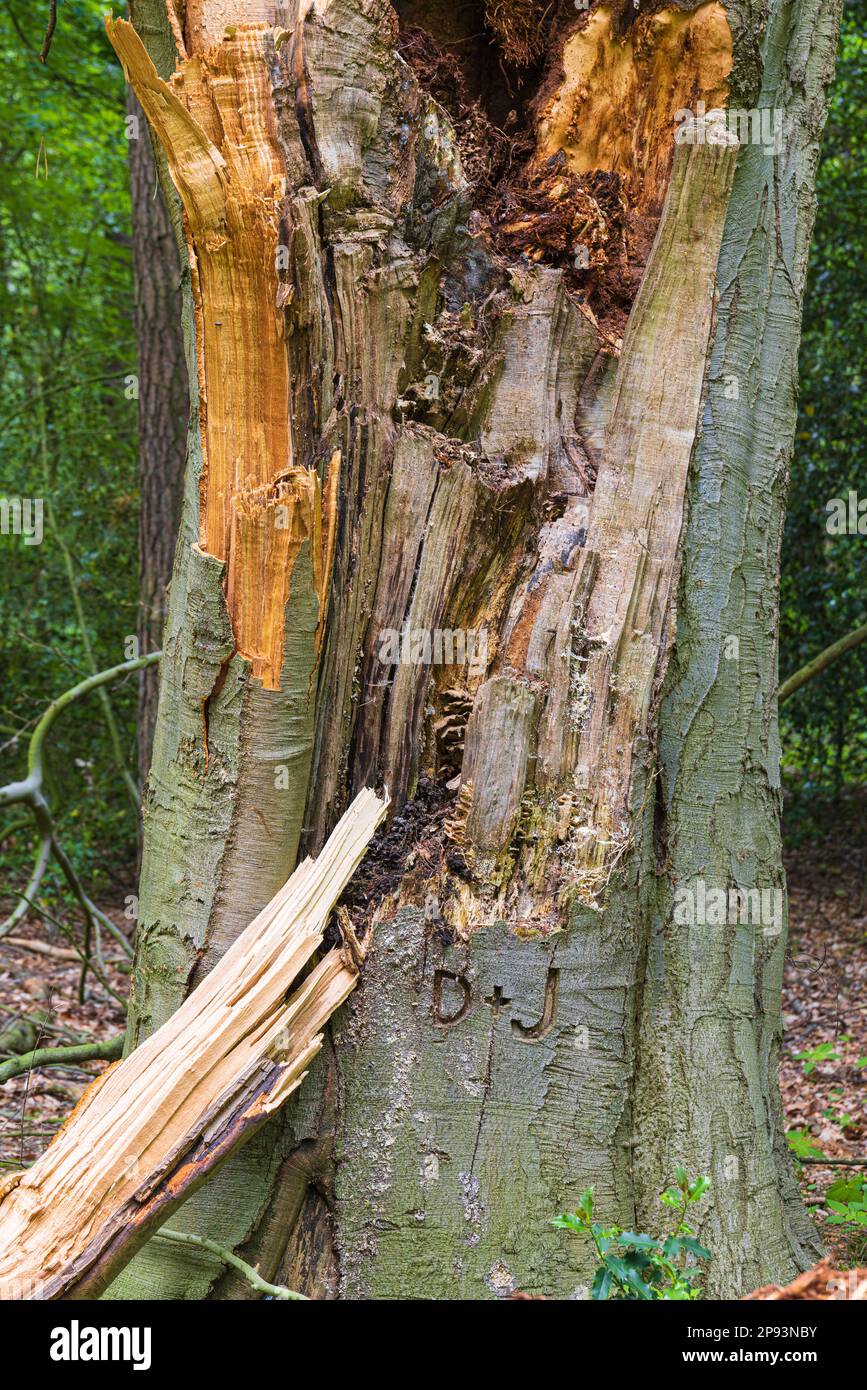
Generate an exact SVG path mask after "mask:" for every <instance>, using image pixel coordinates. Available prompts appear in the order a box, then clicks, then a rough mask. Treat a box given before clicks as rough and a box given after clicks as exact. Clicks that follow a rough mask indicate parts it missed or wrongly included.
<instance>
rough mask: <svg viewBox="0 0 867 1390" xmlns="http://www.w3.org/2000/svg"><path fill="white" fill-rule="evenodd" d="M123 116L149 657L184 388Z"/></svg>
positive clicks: (163, 216) (169, 261)
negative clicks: (127, 166) (126, 144)
mask: <svg viewBox="0 0 867 1390" xmlns="http://www.w3.org/2000/svg"><path fill="white" fill-rule="evenodd" d="M132 13H135V6H133V7H132ZM127 110H128V113H129V115H130V116H131V117H133V118H134V119H135V121H136V122H137V123H138V124H137V126H135V127H133V129H132V131H131V135H132V138H131V139H130V142H129V182H130V196H131V199H132V214H133V215H132V253H133V278H134V284H135V331H136V342H137V345H138V373H137V375H138V401H139V478H140V484H141V487H140V511H139V603H140V608H139V625H138V641H139V650H140V651H141V652H153V651H158V650H159V647H160V644H161V642H162V635H163V624H164V622H165V617H166V590H167V587H168V583H169V580H170V578H171V573H172V564H173V562H174V555H175V547H176V545H177V535H178V525H179V522H180V515H181V498H182V497H183V491H184V471H185V464H186V436H187V414H188V409H189V388H188V385H187V367H186V360H185V357H184V338H183V329H182V325H181V281H180V275H181V270H180V258H179V255H178V246H177V241H176V238H175V231H174V229H173V227H172V223H171V219H170V217H169V213H168V209H167V208H166V204H165V199H164V197H163V193H162V191H161V189H160V186H159V180H158V176H157V168H156V164H155V162H154V157H153V152H152V150H151V140H150V132H149V129H148V125H147V122H146V121H145V118H144V115H143V113H142V110H141V107H140V106H139V104H138V102H137V101H136V99H135V95H134V93H133V92H132V91H131V92H130V94H129V101H128V105H127ZM158 681H159V676H158V672H157V670H156V668H155V667H149V668H148V669H147V670H144V671H142V672H141V675H140V677H139V703H138V725H137V727H138V755H139V756H138V762H139V776H140V778H141V780H142V782H144V781H145V778H146V777H147V773H148V768H149V767H150V759H151V748H152V746H153V736H154V725H155V723H156V715H157V693H158Z"/></svg>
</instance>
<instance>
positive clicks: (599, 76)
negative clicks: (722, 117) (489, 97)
mask: <svg viewBox="0 0 867 1390" xmlns="http://www.w3.org/2000/svg"><path fill="white" fill-rule="evenodd" d="M562 61H563V73H562V75H560V74H558V81H557V84H556V87H555V89H554V90H553V92H551V93H550V95H549V94H548V93H547V92H545V93H543V95H542V97H541V98H540V102H539V124H538V148H537V157H538V159H539V160H540V161H544V160H546V159H550V158H551V157H552V156H553V155H556V154H559V153H560V152H562V153H563V154H564V155H565V157H566V164H567V166H568V168H569V169H570V170H572V172H573V173H576V174H587V173H590V172H591V171H593V170H597V169H599V170H610V171H612V172H614V173H617V174H619V175H620V176H621V179H622V182H623V188H624V190H625V192H626V193H627V195H628V197H629V199H630V202H631V203H632V205H633V206H635V207H637V208H638V209H639V210H641V211H647V210H656V211H657V212H658V211H659V209H660V208H661V206H662V201H663V198H664V197H665V189H666V184H667V181H668V175H669V170H670V168H671V153H672V143H673V142H672V135H673V131H674V128H675V124H674V118H675V115H676V113H677V112H678V111H683V110H689V111H691V112H692V113H693V114H697V113H698V111H699V109H700V108H699V105H698V103H699V102H703V103H704V109H705V110H713V109H715V108H719V107H722V106H724V105H725V101H726V98H727V96H728V78H729V74H730V73H731V68H732V36H731V31H730V29H729V25H728V20H727V18H726V12H725V8H724V6H723V5H722V4H720V2H719V0H709V3H708V4H704V5H700V6H699V7H698V9H695V10H691V11H683V10H679V9H676V8H670V9H660V10H657V11H656V12H655V13H649V14H648V13H643V12H640V13H639V14H638V15H637V16H636V18H635V20H634V22H633V23H632V24H631V25H630V27H629V28H628V30H627V31H626V34H625V35H623V36H621V34H620V29H619V22H618V11H617V9H616V8H615V7H614V6H610V5H602V6H601V7H600V8H599V9H597V10H595V11H594V12H593V13H592V14H591V16H590V18H589V20H588V21H587V24H586V26H583V27H578V28H576V30H575V32H574V33H573V34H572V35H571V36H570V37H569V38H568V39H567V40H566V43H565V45H564V48H563V60H562Z"/></svg>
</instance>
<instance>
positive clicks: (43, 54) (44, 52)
mask: <svg viewBox="0 0 867 1390" xmlns="http://www.w3.org/2000/svg"><path fill="white" fill-rule="evenodd" d="M56 28H57V0H49V7H48V27H47V28H46V30H45V38H44V39H43V40H42V47H41V48H40V50H39V61H40V63H44V62H45V60H46V58H47V57H48V50H49V49H50V48H51V40H52V39H53V38H54V30H55V29H56Z"/></svg>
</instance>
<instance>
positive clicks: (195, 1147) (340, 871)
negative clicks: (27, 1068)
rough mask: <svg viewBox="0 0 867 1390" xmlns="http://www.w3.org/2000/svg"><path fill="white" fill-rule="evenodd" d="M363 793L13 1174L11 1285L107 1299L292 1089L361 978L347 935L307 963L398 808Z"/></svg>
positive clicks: (4, 1282)
mask: <svg viewBox="0 0 867 1390" xmlns="http://www.w3.org/2000/svg"><path fill="white" fill-rule="evenodd" d="M386 806H387V802H386V801H384V800H381V799H380V798H379V797H378V796H376V795H375V793H374V792H372V791H363V792H361V793H360V794H359V796H357V797H356V799H355V801H354V802H353V803H352V805H351V806H350V808H349V810H348V811H347V812H346V814H345V815H344V816H343V817H342V818H341V820H340V821H339V822H338V824H337V826H336V827H335V829H334V831H333V833H332V834H331V836H330V837H329V839H328V841H327V843H326V844H325V846H324V848H323V850H322V852H321V854H320V855H319V857H318V858H317V859H316V860H312V859H307V860H305V861H304V862H303V863H302V864H301V865H300V866H299V867H298V868H297V869H296V870H295V872H294V873H293V875H292V877H291V878H290V879H289V880H288V882H287V883H286V884H285V885H284V887H283V888H282V889H281V890H280V891H279V893H277V894H276V896H275V897H274V898H273V899H272V901H271V902H270V903H269V904H268V906H267V907H266V908H264V909H263V911H262V912H260V913H259V915H258V917H256V919H255V920H254V921H253V922H251V924H250V925H249V927H247V929H246V931H244V932H243V933H242V934H241V936H240V937H239V938H238V940H237V941H236V942H235V943H234V945H233V946H232V947H231V948H230V949H229V950H228V951H227V952H226V954H225V955H224V957H223V959H222V960H221V961H220V963H219V964H218V965H217V966H216V967H215V968H214V970H212V971H211V973H210V974H209V975H208V976H207V978H206V979H205V980H204V981H203V982H202V984H201V985H200V986H199V988H198V989H196V990H195V991H194V992H193V993H192V994H191V995H190V997H189V998H188V999H187V1000H186V1001H185V1003H184V1004H183V1005H182V1006H181V1008H180V1009H178V1011H177V1013H175V1014H173V1015H172V1017H171V1018H170V1019H169V1020H168V1022H167V1023H165V1024H163V1026H162V1027H161V1028H159V1029H158V1030H157V1031H156V1032H155V1033H154V1034H153V1035H152V1036H151V1037H150V1038H148V1039H147V1040H146V1041H145V1042H144V1043H142V1045H141V1046H140V1047H139V1048H138V1049H137V1050H136V1051H135V1052H133V1053H131V1054H130V1056H129V1057H127V1058H126V1059H125V1060H124V1061H122V1062H118V1063H117V1064H116V1065H115V1066H114V1067H111V1068H109V1070H108V1071H107V1072H106V1073H105V1074H104V1075H103V1076H101V1077H100V1078H99V1080H98V1081H97V1082H96V1083H95V1084H94V1085H93V1086H92V1087H91V1088H90V1089H89V1090H88V1092H87V1093H86V1095H85V1096H84V1097H83V1099H82V1100H81V1102H80V1103H79V1105H78V1106H77V1107H76V1109H75V1111H74V1112H73V1114H72V1116H71V1118H70V1120H69V1121H68V1123H67V1124H66V1126H65V1127H64V1129H63V1130H62V1131H61V1133H60V1134H59V1135H58V1136H57V1138H56V1140H55V1141H54V1143H53V1144H52V1145H51V1146H50V1148H49V1149H48V1150H47V1151H46V1152H45V1153H44V1154H43V1156H42V1157H41V1158H40V1159H39V1160H38V1161H37V1162H36V1163H35V1164H34V1165H33V1167H32V1168H30V1169H28V1170H27V1171H26V1172H25V1173H23V1174H15V1175H14V1176H13V1177H12V1178H10V1179H9V1180H8V1181H7V1182H6V1184H5V1187H0V1298H16V1297H20V1296H21V1293H20V1291H21V1290H27V1294H26V1296H27V1297H30V1298H32V1297H34V1296H35V1297H38V1298H42V1299H52V1298H94V1297H97V1296H98V1295H99V1293H100V1292H101V1291H102V1290H103V1289H104V1288H105V1287H106V1285H107V1284H108V1283H109V1282H110V1280H111V1279H112V1278H114V1276H115V1275H116V1274H117V1273H118V1272H119V1270H120V1269H122V1268H123V1266H124V1265H125V1264H126V1263H127V1262H128V1261H129V1260H130V1259H131V1258H132V1256H133V1254H134V1253H135V1251H136V1250H137V1249H138V1248H139V1247H140V1246H141V1245H142V1244H144V1242H145V1241H146V1240H147V1239H148V1237H149V1235H150V1234H151V1233H152V1232H153V1230H154V1229H155V1228H156V1227H157V1226H158V1225H160V1224H161V1223H162V1222H163V1221H164V1220H165V1219H166V1217H167V1216H168V1215H169V1214H170V1213H171V1212H172V1211H173V1210H174V1208H175V1207H177V1206H178V1205H179V1204H180V1203H181V1202H183V1201H184V1200H185V1198H186V1197H188V1196H189V1195H190V1193H191V1192H192V1191H193V1190H194V1189H195V1188H196V1187H197V1186H198V1185H199V1183H200V1182H202V1181H203V1179H204V1178H205V1177H207V1176H208V1175H209V1174H210V1173H211V1172H212V1171H213V1170H214V1168H215V1167H216V1166H217V1164H218V1163H219V1162H220V1161H221V1160H222V1159H223V1158H225V1157H226V1155H227V1154H229V1153H230V1152H231V1151H232V1150H233V1149H235V1148H237V1147H238V1145H240V1144H241V1143H242V1142H243V1141H244V1140H245V1139H246V1138H248V1137H249V1135H250V1134H251V1133H252V1132H253V1130H254V1129H256V1128H257V1127H258V1126H259V1125H260V1124H262V1123H263V1122H264V1121H265V1120H266V1119H267V1118H268V1116H269V1115H270V1114H272V1113H273V1112H274V1111H275V1110H276V1109H277V1108H278V1107H279V1106H281V1105H282V1104H283V1102H284V1101H285V1100H286V1098H287V1096H289V1095H290V1094H291V1092H292V1091H294V1090H295V1088H296V1087H297V1086H298V1085H300V1083H301V1081H303V1079H304V1077H305V1076H306V1074H307V1067H308V1066H309V1064H310V1062H311V1060H312V1058H313V1057H314V1056H315V1055H316V1053H317V1052H318V1050H319V1047H320V1045H321V1042H322V1033H321V1029H322V1027H323V1026H324V1024H325V1023H326V1022H327V1020H328V1019H329V1018H330V1016H331V1014H332V1013H333V1012H334V1010H335V1009H336V1008H338V1006H339V1005H340V1004H342V1003H343V1001H344V1000H345V999H346V997H347V996H348V994H349V993H350V992H351V990H352V989H353V987H354V985H355V982H356V980H357V978H358V964H359V955H360V952H361V944H360V943H359V942H358V941H357V940H356V939H355V938H354V937H353V936H351V935H350V939H349V940H348V941H347V942H346V944H345V945H344V946H342V947H340V948H334V949H332V950H329V951H328V952H326V953H325V955H323V956H322V958H321V959H320V960H319V961H318V962H317V963H316V964H315V965H314V966H313V968H312V969H311V970H310V971H309V972H308V973H307V974H306V975H305V976H304V978H303V980H302V981H301V982H300V984H298V985H297V987H296V988H295V989H294V991H293V992H291V993H290V991H291V990H292V989H293V986H294V985H295V982H296V981H297V980H298V977H299V974H300V973H301V972H302V971H303V970H304V969H305V967H306V966H308V965H309V963H310V962H311V960H312V958H313V956H314V955H315V953H316V951H317V950H318V949H319V947H320V946H321V945H322V940H323V933H324V931H325V926H326V923H327V921H328V918H329V915H330V913H331V911H332V909H333V907H334V905H335V903H336V901H337V899H338V898H339V896H340V894H341V892H342V890H343V888H344V887H345V885H346V883H347V882H348V880H349V878H350V877H351V875H352V874H353V872H354V871H355V869H356V868H357V866H358V864H359V863H360V861H361V858H362V856H363V854H364V852H365V849H366V848H367V845H368V844H369V842H370V839H371V837H372V836H373V833H374V831H375V830H376V827H377V826H378V825H379V823H380V821H381V820H382V818H383V816H384V815H385V811H386Z"/></svg>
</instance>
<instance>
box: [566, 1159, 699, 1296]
mask: <svg viewBox="0 0 867 1390" xmlns="http://www.w3.org/2000/svg"><path fill="white" fill-rule="evenodd" d="M675 1181H676V1186H674V1187H669V1188H668V1189H667V1190H666V1191H665V1192H663V1193H662V1195H661V1198H660V1200H661V1202H662V1203H663V1205H664V1206H667V1207H670V1208H671V1209H672V1210H673V1211H675V1212H676V1220H675V1225H674V1229H673V1231H672V1233H671V1235H668V1236H661V1235H660V1236H649V1235H644V1234H637V1233H636V1232H635V1231H624V1230H621V1228H620V1227H619V1226H616V1225H612V1226H603V1225H602V1224H600V1223H599V1222H598V1221H594V1220H593V1188H592V1187H588V1188H586V1189H585V1191H584V1192H582V1194H581V1197H580V1200H579V1202H578V1206H577V1209H576V1210H575V1211H574V1212H569V1213H566V1214H565V1215H563V1216H558V1217H557V1218H556V1219H555V1220H554V1222H553V1225H555V1226H557V1227H559V1228H560V1229H561V1230H564V1231H576V1232H578V1233H583V1234H586V1235H589V1236H590V1239H591V1240H592V1241H593V1245H594V1247H595V1250H596V1254H597V1256H598V1258H599V1267H598V1269H597V1270H596V1272H595V1274H594V1276H593V1282H592V1284H591V1286H590V1296H591V1298H594V1299H626V1300H629V1301H632V1302H634V1301H636V1300H645V1301H657V1300H663V1301H667V1302H670V1301H672V1300H677V1301H683V1300H686V1299H696V1298H700V1297H701V1290H700V1287H699V1284H698V1277H699V1271H698V1270H697V1269H696V1268H695V1266H694V1265H689V1264H688V1263H687V1260H688V1258H689V1256H690V1255H691V1256H693V1258H694V1259H698V1260H707V1259H710V1251H709V1250H706V1249H705V1247H704V1246H703V1245H700V1244H699V1242H698V1241H697V1240H696V1239H695V1234H694V1232H693V1231H692V1229H691V1228H690V1226H689V1225H688V1224H687V1220H686V1217H687V1212H688V1210H689V1208H690V1207H691V1206H693V1205H694V1204H695V1203H696V1202H700V1201H701V1199H702V1197H703V1196H704V1194H705V1193H706V1192H707V1190H708V1188H709V1187H710V1179H709V1178H705V1177H701V1178H696V1180H695V1182H690V1180H689V1178H688V1177H687V1175H686V1173H685V1172H684V1170H683V1169H682V1168H677V1169H676V1170H675Z"/></svg>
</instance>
